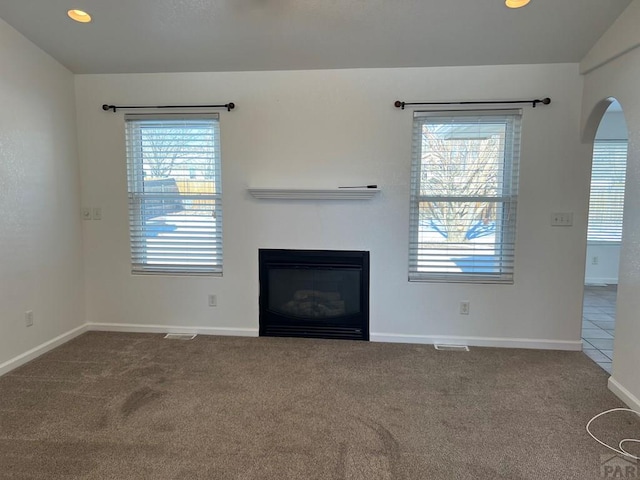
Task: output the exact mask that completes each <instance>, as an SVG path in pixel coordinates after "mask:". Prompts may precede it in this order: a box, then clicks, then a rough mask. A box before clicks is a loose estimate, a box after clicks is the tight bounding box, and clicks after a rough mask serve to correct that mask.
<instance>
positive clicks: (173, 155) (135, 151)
mask: <svg viewBox="0 0 640 480" xmlns="http://www.w3.org/2000/svg"><path fill="white" fill-rule="evenodd" d="M125 123H126V147H127V172H128V186H129V232H130V239H131V263H132V271H133V272H134V273H163V274H204V275H207V274H208V275H211V274H221V273H222V191H221V168H220V132H219V124H218V116H217V115H216V114H210V115H197V116H196V115H160V116H159V115H153V116H151V115H127V116H126V117H125Z"/></svg>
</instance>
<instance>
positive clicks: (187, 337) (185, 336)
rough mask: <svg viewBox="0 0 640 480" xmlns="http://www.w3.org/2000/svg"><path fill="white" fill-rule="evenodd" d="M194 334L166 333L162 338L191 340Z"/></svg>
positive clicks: (194, 336)
mask: <svg viewBox="0 0 640 480" xmlns="http://www.w3.org/2000/svg"><path fill="white" fill-rule="evenodd" d="M196 336H197V334H196V333H167V334H166V335H165V336H164V338H166V339H167V340H193V339H194V338H196Z"/></svg>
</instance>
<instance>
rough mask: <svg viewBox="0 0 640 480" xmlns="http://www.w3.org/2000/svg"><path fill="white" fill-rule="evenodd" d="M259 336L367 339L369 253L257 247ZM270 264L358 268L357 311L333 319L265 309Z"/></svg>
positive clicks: (276, 265)
mask: <svg viewBox="0 0 640 480" xmlns="http://www.w3.org/2000/svg"><path fill="white" fill-rule="evenodd" d="M258 262H259V281H260V297H259V307H260V318H259V324H260V329H259V335H260V336H261V337H305V338H331V339H344V340H363V341H368V340H369V252H368V251H360V250H287V249H259V250H258ZM269 267H286V268H292V269H298V268H300V269H322V270H334V269H358V270H359V271H360V312H359V313H358V314H355V315H344V316H341V317H337V318H332V319H321V320H317V319H309V318H301V317H296V316H293V315H283V314H280V313H277V312H274V311H271V310H269V308H268V298H269V281H268V275H269Z"/></svg>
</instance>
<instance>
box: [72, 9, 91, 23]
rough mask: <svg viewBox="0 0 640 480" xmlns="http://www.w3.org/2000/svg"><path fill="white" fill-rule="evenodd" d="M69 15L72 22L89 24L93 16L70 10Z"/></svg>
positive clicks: (82, 11)
mask: <svg viewBox="0 0 640 480" xmlns="http://www.w3.org/2000/svg"><path fill="white" fill-rule="evenodd" d="M67 15H69V18H70V19H71V20H75V21H76V22H80V23H89V22H90V21H91V15H89V14H88V13H87V12H85V11H84V10H69V11H68V12H67Z"/></svg>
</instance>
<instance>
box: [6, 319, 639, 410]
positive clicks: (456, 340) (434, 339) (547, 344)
mask: <svg viewBox="0 0 640 480" xmlns="http://www.w3.org/2000/svg"><path fill="white" fill-rule="evenodd" d="M89 331H97V332H128V333H191V334H193V333H195V334H198V335H225V336H235V337H257V336H258V329H257V328H224V327H178V326H175V325H171V326H168V325H141V324H121V323H85V324H84V325H81V326H79V327H77V328H74V329H73V330H70V331H69V332H67V333H63V334H62V335H59V336H58V337H56V338H54V339H52V340H49V341H48V342H45V343H43V344H42V345H39V346H37V347H35V348H32V349H31V350H29V351H28V352H25V353H23V354H22V355H18V356H17V357H15V358H12V359H11V360H8V361H6V362H4V363H2V364H0V376H1V375H4V374H5V373H7V372H10V371H11V370H13V369H15V368H18V367H19V366H21V365H24V364H25V363H27V362H29V361H31V360H33V359H35V358H37V357H39V356H40V355H42V354H44V353H47V352H48V351H49V350H52V349H54V348H56V347H58V346H60V345H62V344H63V343H66V342H68V341H69V340H72V339H74V338H75V337H77V336H78V335H81V334H83V333H85V332H89ZM370 339H371V341H372V342H392V343H418V344H436V343H439V344H454V345H467V346H470V347H501V348H533V349H541V350H571V351H580V350H582V341H575V342H571V341H562V340H540V339H526V338H490V337H455V336H442V335H430V336H427V335H401V334H395V333H372V334H371V335H370ZM609 388H610V389H611V391H613V392H614V393H615V394H616V395H618V396H619V397H620V398H622V399H623V401H625V403H629V401H631V402H636V405H637V406H640V402H638V400H637V399H636V398H635V397H633V396H632V395H631V394H630V393H629V392H627V391H626V390H625V389H624V388H622V387H621V386H619V385H618V384H617V382H615V380H614V379H613V377H612V378H610V379H609ZM625 398H627V399H629V401H627V400H625Z"/></svg>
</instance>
